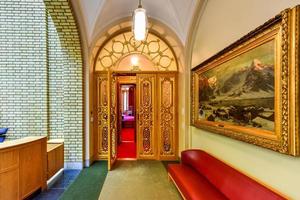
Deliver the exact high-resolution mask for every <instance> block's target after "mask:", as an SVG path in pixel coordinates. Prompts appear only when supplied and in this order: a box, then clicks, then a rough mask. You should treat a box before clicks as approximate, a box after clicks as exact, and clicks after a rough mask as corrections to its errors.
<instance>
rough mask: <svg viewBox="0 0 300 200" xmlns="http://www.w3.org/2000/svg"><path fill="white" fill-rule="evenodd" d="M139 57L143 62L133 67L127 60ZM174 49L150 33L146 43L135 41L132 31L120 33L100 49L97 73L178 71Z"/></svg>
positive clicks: (96, 67)
mask: <svg viewBox="0 0 300 200" xmlns="http://www.w3.org/2000/svg"><path fill="white" fill-rule="evenodd" d="M131 55H136V56H138V57H139V58H140V59H141V60H142V62H141V63H139V66H132V65H131V64H130V63H128V61H127V62H126V59H127V60H128V57H130V56H131ZM177 66H178V64H177V59H176V57H175V54H174V52H173V50H172V48H171V47H170V46H169V45H168V44H167V43H166V42H165V41H164V40H163V39H161V38H160V37H158V36H157V35H155V34H153V33H148V35H147V38H146V40H145V41H135V40H134V38H133V35H132V32H131V31H125V32H122V33H119V34H117V35H115V36H113V37H111V38H110V39H108V40H107V41H106V42H104V45H103V46H102V47H101V48H100V50H99V52H98V54H97V56H96V60H95V71H96V72H97V71H98V72H99V71H107V70H111V71H169V72H173V71H178V67H177Z"/></svg>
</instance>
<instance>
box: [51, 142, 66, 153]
mask: <svg viewBox="0 0 300 200" xmlns="http://www.w3.org/2000/svg"><path fill="white" fill-rule="evenodd" d="M62 145H63V143H48V144H47V152H49V151H52V150H53V149H56V148H57V147H59V146H62Z"/></svg>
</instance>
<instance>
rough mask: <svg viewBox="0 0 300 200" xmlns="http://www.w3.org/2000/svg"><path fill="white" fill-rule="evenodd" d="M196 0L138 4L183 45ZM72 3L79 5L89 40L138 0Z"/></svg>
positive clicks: (127, 12) (127, 13)
mask: <svg viewBox="0 0 300 200" xmlns="http://www.w3.org/2000/svg"><path fill="white" fill-rule="evenodd" d="M199 1H202V0H143V1H142V5H143V7H144V8H145V9H146V10H147V15H148V16H149V17H151V18H153V19H156V20H158V21H161V22H162V23H164V24H166V25H167V26H169V27H170V28H171V29H172V30H173V31H174V32H175V33H176V34H177V36H178V37H179V38H180V40H181V42H182V44H183V45H184V44H185V42H186V40H187V35H188V30H189V27H190V24H191V21H192V17H193V14H194V12H195V8H196V4H197V3H198V2H199ZM72 3H76V4H77V6H78V7H79V8H80V12H81V13H80V15H81V16H80V17H81V18H82V21H83V23H84V28H85V32H86V36H87V41H88V43H89V44H90V43H91V42H92V41H93V40H94V39H95V37H96V36H97V35H99V34H100V33H102V32H103V31H104V29H105V28H106V27H107V26H109V25H110V24H112V23H113V22H115V21H117V20H120V19H122V18H126V17H130V16H131V15H132V12H133V10H134V9H135V8H137V6H138V0H73V2H72Z"/></svg>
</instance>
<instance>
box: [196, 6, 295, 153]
mask: <svg viewBox="0 0 300 200" xmlns="http://www.w3.org/2000/svg"><path fill="white" fill-rule="evenodd" d="M299 10H300V9H299V6H298V7H295V8H293V9H286V10H284V11H282V12H281V13H280V14H279V15H278V16H276V17H275V18H273V19H271V20H269V21H268V22H266V23H265V24H263V25H262V26H260V27H258V28H257V29H255V30H254V31H252V32H250V33H249V34H247V35H246V36H244V37H243V38H241V39H240V40H238V41H237V42H235V43H233V44H232V45H230V46H229V47H227V48H225V49H224V50H222V51H221V52H219V53H218V54H216V55H215V56H213V57H211V58H209V59H208V60H206V61H204V62H203V63H201V64H200V65H198V66H197V67H196V68H194V69H192V124H193V125H194V126H196V127H199V128H203V129H206V130H209V131H211V132H215V133H218V134H222V135H225V136H229V137H232V138H235V139H239V140H242V141H245V142H248V143H252V144H255V145H259V146H263V147H266V148H269V149H272V150H275V151H278V152H281V153H286V154H290V155H294V156H297V155H299V106H298V102H299V28H300V25H299V17H300V15H299Z"/></svg>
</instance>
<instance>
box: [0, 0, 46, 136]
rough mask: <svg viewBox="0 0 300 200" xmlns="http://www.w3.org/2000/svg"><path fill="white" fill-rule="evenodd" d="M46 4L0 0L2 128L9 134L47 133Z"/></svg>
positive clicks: (28, 0) (0, 122)
mask: <svg viewBox="0 0 300 200" xmlns="http://www.w3.org/2000/svg"><path fill="white" fill-rule="evenodd" d="M45 19H46V17H45V6H44V3H43V2H42V1H38V0H26V1H24V0H23V1H20V0H9V1H5V0H1V1H0V127H10V130H9V134H8V137H9V138H12V139H15V138H20V137H23V136H28V135H47V68H46V63H47V56H46V46H47V44H46V21H45Z"/></svg>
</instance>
